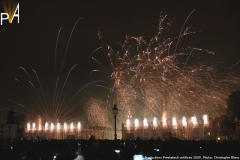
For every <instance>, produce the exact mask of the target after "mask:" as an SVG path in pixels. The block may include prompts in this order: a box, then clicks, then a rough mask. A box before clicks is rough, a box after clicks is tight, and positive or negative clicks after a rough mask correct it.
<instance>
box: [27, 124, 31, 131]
mask: <svg viewBox="0 0 240 160" xmlns="http://www.w3.org/2000/svg"><path fill="white" fill-rule="evenodd" d="M27 130H28V131H30V130H31V126H30V123H28V124H27Z"/></svg>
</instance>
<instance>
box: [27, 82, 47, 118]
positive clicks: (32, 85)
mask: <svg viewBox="0 0 240 160" xmlns="http://www.w3.org/2000/svg"><path fill="white" fill-rule="evenodd" d="M29 83H30V84H31V85H32V87H33V88H34V90H35V92H36V93H37V95H38V97H39V100H40V101H41V103H42V106H43V109H44V111H45V113H44V112H43V111H42V110H41V108H39V109H40V110H41V111H42V113H43V114H44V115H45V116H46V115H47V116H46V117H45V118H49V114H48V112H47V109H46V107H45V105H44V103H43V101H42V98H41V96H40V95H39V93H38V91H37V90H36V88H35V87H34V85H33V84H32V82H31V81H29Z"/></svg>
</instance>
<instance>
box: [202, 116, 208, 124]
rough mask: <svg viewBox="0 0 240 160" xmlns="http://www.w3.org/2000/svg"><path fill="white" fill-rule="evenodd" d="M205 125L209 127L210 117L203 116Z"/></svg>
mask: <svg viewBox="0 0 240 160" xmlns="http://www.w3.org/2000/svg"><path fill="white" fill-rule="evenodd" d="M203 124H204V125H208V115H206V114H205V115H203Z"/></svg>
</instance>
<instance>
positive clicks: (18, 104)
mask: <svg viewBox="0 0 240 160" xmlns="http://www.w3.org/2000/svg"><path fill="white" fill-rule="evenodd" d="M8 101H9V102H12V103H15V104H17V105H19V106H21V107H23V108H25V109H27V110H29V111H31V112H32V113H34V114H35V115H38V114H37V113H36V112H35V111H34V110H32V109H31V108H29V107H27V106H25V105H23V104H20V103H17V102H15V101H13V100H8Z"/></svg>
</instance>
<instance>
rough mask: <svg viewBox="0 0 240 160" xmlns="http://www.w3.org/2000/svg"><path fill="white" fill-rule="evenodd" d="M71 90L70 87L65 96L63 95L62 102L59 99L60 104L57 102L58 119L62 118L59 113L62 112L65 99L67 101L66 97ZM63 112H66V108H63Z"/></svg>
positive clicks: (56, 114) (56, 113)
mask: <svg viewBox="0 0 240 160" xmlns="http://www.w3.org/2000/svg"><path fill="white" fill-rule="evenodd" d="M69 90H70V88H69V89H68V91H67V92H66V93H65V95H64V97H63V99H62V102H61V104H60V100H59V102H58V104H57V109H56V111H55V117H57V119H60V118H61V117H60V116H58V115H59V113H60V110H61V109H62V107H63V103H64V101H65V99H66V97H67V94H68V92H69ZM58 106H59V107H58ZM63 112H64V110H63Z"/></svg>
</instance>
